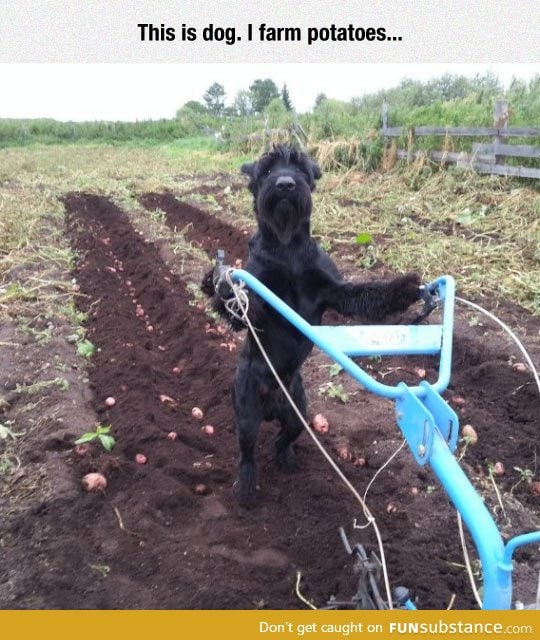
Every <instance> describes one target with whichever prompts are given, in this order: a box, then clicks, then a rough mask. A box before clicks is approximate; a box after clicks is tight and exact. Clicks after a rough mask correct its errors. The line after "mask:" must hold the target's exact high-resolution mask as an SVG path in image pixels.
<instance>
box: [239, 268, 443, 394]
mask: <svg viewBox="0 0 540 640" xmlns="http://www.w3.org/2000/svg"><path fill="white" fill-rule="evenodd" d="M232 278H233V280H236V281H241V282H244V283H245V284H246V285H247V287H248V288H249V289H251V291H253V292H254V293H256V294H257V295H258V296H260V297H261V298H262V299H263V300H264V301H265V302H267V303H268V304H269V305H270V306H271V307H273V308H274V309H275V310H276V311H277V312H278V313H279V314H281V315H282V316H283V317H284V318H285V319H286V320H288V321H289V322H290V323H291V324H292V325H293V326H294V327H296V328H297V329H298V330H299V331H300V332H301V333H303V334H304V335H305V336H306V338H308V339H309V340H311V341H312V342H313V344H315V345H316V346H317V347H319V349H321V350H322V351H324V352H325V353H326V354H327V355H328V356H330V358H332V360H334V361H335V362H337V363H338V364H339V365H341V366H342V367H343V369H344V371H346V372H347V373H348V374H349V375H351V376H352V377H353V378H354V379H355V380H356V381H357V382H359V383H360V384H361V385H362V386H364V387H365V388H366V389H367V390H368V391H371V392H372V393H375V394H376V395H379V396H383V397H385V398H391V399H396V398H399V397H400V396H401V395H402V391H401V390H400V389H399V388H398V387H397V386H391V385H387V384H382V383H381V382H378V381H377V380H374V379H373V378H372V377H371V376H370V375H369V374H368V373H366V372H365V371H364V370H363V369H362V368H361V367H359V366H358V365H357V364H356V363H355V362H353V360H351V358H350V356H359V355H403V354H409V355H411V354H431V355H436V354H437V353H440V364H439V377H438V379H437V381H436V382H435V383H434V384H433V385H432V387H433V388H434V389H435V391H437V392H438V393H442V392H443V391H444V390H445V389H446V388H447V387H448V384H449V382H450V370H451V364H452V334H453V329H454V294H455V283H454V279H453V278H452V277H451V276H444V277H441V278H439V279H437V280H435V281H434V282H432V283H430V284H429V285H426V286H427V287H429V288H431V289H438V292H439V298H440V300H441V301H444V309H443V322H442V325H418V326H417V325H410V326H406V325H374V326H369V325H367V326H366V325H362V326H358V327H351V326H343V327H329V326H314V325H311V324H309V323H308V322H306V321H305V320H304V318H302V316H300V315H299V314H298V313H296V311H294V309H291V307H289V305H287V304H286V303H285V302H283V300H281V298H279V297H278V296H277V295H276V294H275V293H273V292H272V291H270V289H268V287H266V286H265V285H264V284H263V283H262V282H260V281H259V280H258V279H257V278H255V276H253V275H252V274H251V273H249V272H248V271H244V270H243V269H235V270H234V271H233V272H232ZM409 389H410V391H411V392H412V393H413V394H414V395H416V396H418V397H420V398H423V397H424V396H425V393H426V391H425V389H424V388H423V387H421V386H417V387H410V388H409Z"/></svg>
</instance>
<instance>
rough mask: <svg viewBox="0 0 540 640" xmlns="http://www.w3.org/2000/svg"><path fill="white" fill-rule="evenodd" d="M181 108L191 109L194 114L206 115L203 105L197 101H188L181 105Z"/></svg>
mask: <svg viewBox="0 0 540 640" xmlns="http://www.w3.org/2000/svg"><path fill="white" fill-rule="evenodd" d="M183 108H186V109H191V110H192V111H194V112H195V113H206V112H207V111H208V110H207V108H206V107H205V106H204V104H203V103H202V102H199V101H198V100H189V101H188V102H186V103H185V104H184V105H183Z"/></svg>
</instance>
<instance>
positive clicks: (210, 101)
mask: <svg viewBox="0 0 540 640" xmlns="http://www.w3.org/2000/svg"><path fill="white" fill-rule="evenodd" d="M224 98H225V88H224V87H223V85H221V84H219V82H214V84H213V85H212V86H211V87H209V88H208V89H207V91H206V93H205V94H204V95H203V99H204V101H205V102H206V106H207V107H208V111H210V112H211V113H213V114H214V115H215V116H219V115H221V112H222V111H223V108H224V106H225V100H224Z"/></svg>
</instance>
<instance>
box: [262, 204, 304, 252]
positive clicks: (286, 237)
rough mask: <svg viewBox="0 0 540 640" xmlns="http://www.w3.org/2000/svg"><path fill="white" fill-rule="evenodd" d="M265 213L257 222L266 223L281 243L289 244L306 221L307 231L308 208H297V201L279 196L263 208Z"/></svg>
mask: <svg viewBox="0 0 540 640" xmlns="http://www.w3.org/2000/svg"><path fill="white" fill-rule="evenodd" d="M264 211H265V215H264V217H261V216H259V217H260V220H259V222H261V223H263V224H266V225H268V226H269V227H270V228H271V229H272V231H273V232H274V234H275V235H276V236H277V238H278V240H279V241H280V242H281V243H282V244H289V243H290V242H291V240H292V239H293V237H294V236H295V235H296V234H297V233H299V232H300V231H301V230H302V228H303V227H304V226H306V223H308V226H307V229H308V233H309V215H310V210H309V209H307V210H304V209H301V208H299V206H298V203H297V202H295V201H293V200H290V199H289V198H286V197H285V198H281V199H279V200H277V201H274V202H272V205H271V206H270V207H265V208H264Z"/></svg>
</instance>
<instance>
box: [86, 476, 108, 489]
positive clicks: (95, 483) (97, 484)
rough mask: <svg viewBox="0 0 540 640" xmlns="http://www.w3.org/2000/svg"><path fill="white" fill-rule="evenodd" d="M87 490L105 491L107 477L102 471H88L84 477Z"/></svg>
mask: <svg viewBox="0 0 540 640" xmlns="http://www.w3.org/2000/svg"><path fill="white" fill-rule="evenodd" d="M82 486H83V489H84V490H85V491H89V492H92V491H103V490H104V489H105V488H106V487H107V478H105V476H104V475H103V474H102V473H87V474H86V475H85V476H84V477H83V479H82Z"/></svg>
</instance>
